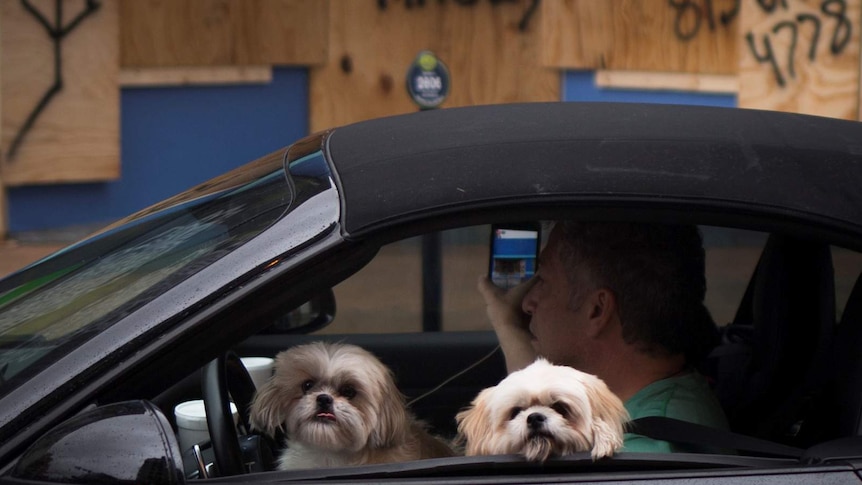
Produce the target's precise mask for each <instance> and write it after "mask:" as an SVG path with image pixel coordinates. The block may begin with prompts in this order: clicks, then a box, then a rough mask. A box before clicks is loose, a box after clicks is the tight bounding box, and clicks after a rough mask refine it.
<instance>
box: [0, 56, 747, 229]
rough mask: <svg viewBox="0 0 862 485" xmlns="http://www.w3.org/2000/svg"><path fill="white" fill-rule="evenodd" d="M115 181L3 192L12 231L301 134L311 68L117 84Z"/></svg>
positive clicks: (613, 95)
mask: <svg viewBox="0 0 862 485" xmlns="http://www.w3.org/2000/svg"><path fill="white" fill-rule="evenodd" d="M562 82H563V94H562V99H563V100H564V101H633V102H654V103H677V104H700V105H711V106H725V107H733V106H736V98H735V96H730V95H712V94H698V93H679V92H655V91H635V90H619V89H599V88H597V87H596V86H595V75H594V72H593V71H568V72H565V73H563V75H562ZM120 110H121V113H120V122H121V125H122V126H121V132H120V133H121V149H120V150H121V152H120V153H121V157H122V175H121V178H120V180H118V181H116V182H107V183H95V184H69V185H45V186H28V187H17V188H10V189H9V190H8V208H9V232H10V233H13V235H14V233H16V232H24V231H36V230H44V229H60V228H64V227H69V226H78V225H90V224H104V223H108V222H111V221H113V220H116V219H118V218H120V217H123V216H126V215H128V214H130V213H132V212H135V211H137V210H139V209H142V208H144V207H147V206H149V205H151V204H153V203H155V202H158V201H160V200H162V199H164V198H166V197H169V196H171V195H174V194H176V193H177V192H180V191H182V190H185V189H187V188H189V187H191V186H193V185H195V184H198V183H200V182H203V181H206V180H208V179H210V178H212V177H214V176H216V175H218V174H221V173H223V172H225V171H227V170H229V169H232V168H234V167H237V166H239V165H242V164H244V163H245V162H248V161H251V160H253V159H255V158H257V157H260V156H262V155H265V154H267V153H270V152H272V151H274V150H277V149H279V148H281V147H283V146H286V145H288V144H289V143H291V142H292V141H294V140H296V139H297V138H299V137H301V136H304V135H306V134H307V133H308V75H307V71H306V70H305V69H302V68H297V69H291V68H277V69H275V70H274V72H273V81H272V83H270V84H266V85H252V86H245V85H243V86H225V87H200V86H195V87H181V88H147V89H141V88H130V89H123V90H122V92H121V98H120Z"/></svg>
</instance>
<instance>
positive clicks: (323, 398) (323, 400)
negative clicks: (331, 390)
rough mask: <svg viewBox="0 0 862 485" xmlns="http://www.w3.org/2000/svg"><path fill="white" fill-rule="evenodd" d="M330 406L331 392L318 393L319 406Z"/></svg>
mask: <svg viewBox="0 0 862 485" xmlns="http://www.w3.org/2000/svg"><path fill="white" fill-rule="evenodd" d="M330 406H332V396H330V395H329V394H318V395H317V407H320V408H327V409H328V408H329V407H330Z"/></svg>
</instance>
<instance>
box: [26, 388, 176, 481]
mask: <svg viewBox="0 0 862 485" xmlns="http://www.w3.org/2000/svg"><path fill="white" fill-rule="evenodd" d="M182 470H183V463H182V456H181V454H180V445H179V443H178V442H177V437H176V435H175V434H174V432H173V430H172V429H171V425H170V423H169V422H168V420H167V418H166V417H165V415H164V414H163V413H162V412H161V411H160V410H159V408H157V407H156V406H154V405H153V404H152V403H150V402H147V401H127V402H122V403H116V404H108V405H105V406H100V407H97V408H94V409H90V410H87V411H84V412H83V413H81V414H79V415H77V416H75V417H73V418H71V419H69V420H68V421H66V422H64V423H62V424H60V425H59V426H57V427H56V428H54V429H52V430H51V431H49V432H48V433H47V434H45V435H44V436H42V437H41V438H39V439H38V440H37V441H36V442H35V443H33V445H32V446H31V447H30V448H29V449H28V450H27V451H26V452H24V455H23V456H22V457H21V459H20V460H18V463H17V464H16V465H15V468H14V470H13V471H12V476H13V477H15V478H20V479H24V480H34V481H39V482H51V483H92V482H99V483H151V484H165V485H173V484H179V483H184V481H185V479H184V477H183V471H182Z"/></svg>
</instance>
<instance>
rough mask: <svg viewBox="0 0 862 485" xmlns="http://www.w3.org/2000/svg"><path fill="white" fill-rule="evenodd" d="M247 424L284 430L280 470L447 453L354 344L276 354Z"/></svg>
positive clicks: (388, 376)
mask: <svg viewBox="0 0 862 485" xmlns="http://www.w3.org/2000/svg"><path fill="white" fill-rule="evenodd" d="M251 424H252V427H253V428H255V429H257V430H260V431H263V432H265V433H268V434H269V435H274V434H275V432H276V430H277V429H282V430H283V431H285V433H286V435H287V449H285V450H284V451H283V452H282V454H281V456H280V458H279V464H278V467H279V469H281V470H288V469H295V468H320V467H336V466H350V465H364V464H371V463H389V462H400V461H408V460H418V459H422V458H438V457H444V456H451V455H452V454H453V452H452V450H451V449H450V448H449V446H448V445H447V444H445V443H444V442H443V441H441V440H438V439H437V438H435V437H433V436H431V435H430V434H429V433H428V432H427V431H426V430H425V427H424V426H423V425H422V423H421V422H419V421H417V420H416V419H415V418H414V417H413V415H412V414H411V413H410V412H409V411H408V410H407V408H406V406H405V403H404V397H403V395H402V394H401V393H400V392H399V390H398V388H397V387H396V386H395V381H394V379H393V376H392V372H391V371H390V369H389V368H388V367H386V366H385V365H383V363H382V362H380V361H379V360H378V359H377V358H376V357H374V356H373V355H372V354H371V353H370V352H368V351H366V350H364V349H362V348H360V347H357V346H355V345H346V344H329V343H323V342H315V343H311V344H306V345H300V346H297V347H293V348H291V349H288V350H286V351H284V352H281V353H279V354H278V355H277V356H276V358H275V374H274V375H273V377H272V378H271V379H270V380H269V381H268V382H267V383H266V384H264V385H263V386H261V388H260V389H258V391H257V393H256V394H255V398H254V401H253V403H252V406H251Z"/></svg>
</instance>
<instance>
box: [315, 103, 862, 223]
mask: <svg viewBox="0 0 862 485" xmlns="http://www.w3.org/2000/svg"><path fill="white" fill-rule="evenodd" d="M328 155H329V158H330V162H331V163H332V164H333V166H334V169H335V172H336V175H337V183H338V184H339V188H340V190H341V193H342V194H343V195H342V197H343V208H344V213H343V218H344V219H343V222H344V228H345V233H346V234H347V235H348V236H350V235H358V234H361V233H363V232H365V231H368V230H371V229H373V228H375V227H379V226H381V225H384V226H385V225H387V224H394V223H397V222H403V221H405V220H411V219H415V218H417V217H424V216H429V215H435V214H445V213H447V212H449V211H451V210H464V209H469V208H471V207H475V208H477V209H480V208H483V207H486V208H487V207H494V206H498V205H501V204H511V203H512V202H513V200H517V201H520V202H523V203H524V204H545V203H549V202H551V203H577V202H578V201H585V200H595V198H596V196H600V197H601V198H602V200H603V201H607V202H609V203H613V202H615V201H618V202H623V203H626V202H628V203H630V202H633V201H639V202H643V203H645V204H649V203H662V202H673V203H674V204H679V203H684V204H688V205H689V206H690V207H691V208H692V209H695V208H699V209H702V210H707V211H718V212H725V213H727V212H733V211H734V208H737V209H739V211H745V212H751V211H761V212H763V213H764V214H769V215H770V216H772V217H774V216H775V215H776V214H780V215H786V216H787V217H788V218H789V219H796V220H801V221H805V222H807V223H813V224H816V223H818V222H823V223H828V224H830V225H833V226H838V227H843V228H844V229H845V230H847V231H849V232H850V233H860V232H862V191H860V190H859V188H860V187H862V163H860V162H862V123H858V122H852V121H844V120H836V119H831V118H822V117H815V116H807V115H799V114H790V113H779V112H769V111H760V110H746V109H737V108H711V107H695V106H673V107H671V106H667V105H656V104H629V103H601V104H599V103H530V104H512V105H489V106H478V107H468V108H451V109H441V110H434V111H424V112H418V113H414V114H408V115H401V116H395V117H390V118H383V119H378V120H372V121H365V122H360V123H356V124H352V125H348V126H344V127H341V128H337V129H335V130H334V131H333V132H332V134H331V136H330V138H329V140H328ZM848 202H849V203H848ZM743 204H744V205H743Z"/></svg>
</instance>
